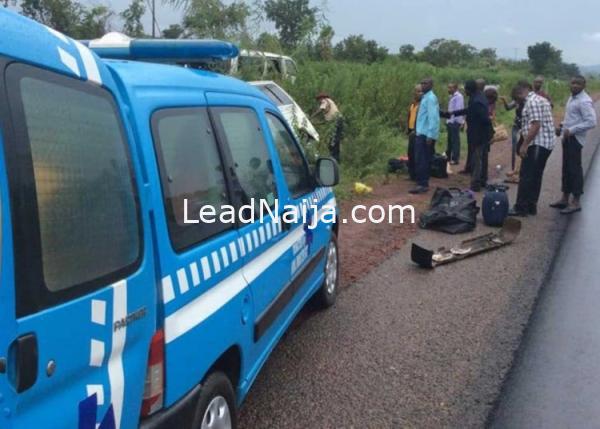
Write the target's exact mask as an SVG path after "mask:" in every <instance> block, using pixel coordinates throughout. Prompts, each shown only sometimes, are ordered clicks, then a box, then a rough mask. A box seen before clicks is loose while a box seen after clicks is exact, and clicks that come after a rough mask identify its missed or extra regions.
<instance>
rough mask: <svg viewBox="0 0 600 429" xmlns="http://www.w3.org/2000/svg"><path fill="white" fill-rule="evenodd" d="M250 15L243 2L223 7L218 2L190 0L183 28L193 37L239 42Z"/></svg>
mask: <svg viewBox="0 0 600 429" xmlns="http://www.w3.org/2000/svg"><path fill="white" fill-rule="evenodd" d="M250 14H251V11H250V7H249V6H248V5H247V4H246V3H245V2H243V1H235V2H233V3H231V4H230V5H225V4H224V3H223V2H222V1H220V0H191V1H190V3H189V6H188V7H187V10H186V13H185V16H184V19H183V28H184V29H185V30H186V32H187V33H188V34H189V35H192V36H195V37H200V38H214V39H229V40H232V39H236V40H239V39H240V36H241V34H242V33H244V32H245V28H246V21H247V20H248V18H249V16H250Z"/></svg>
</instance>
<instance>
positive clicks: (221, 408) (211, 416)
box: [202, 396, 231, 429]
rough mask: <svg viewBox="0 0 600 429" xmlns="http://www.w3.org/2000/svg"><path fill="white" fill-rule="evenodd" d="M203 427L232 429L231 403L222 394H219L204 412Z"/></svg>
mask: <svg viewBox="0 0 600 429" xmlns="http://www.w3.org/2000/svg"><path fill="white" fill-rule="evenodd" d="M202 429H231V413H230V412H229V405H228V404H227V401H226V400H225V398H223V397H222V396H217V397H216V398H214V399H213V400H212V401H210V404H208V408H207V409H206V412H205V413H204V418H203V419H202Z"/></svg>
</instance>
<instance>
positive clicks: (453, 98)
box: [446, 82, 465, 165]
mask: <svg viewBox="0 0 600 429" xmlns="http://www.w3.org/2000/svg"><path fill="white" fill-rule="evenodd" d="M448 94H449V95H450V100H449V101H448V112H454V111H456V110H462V109H464V108H465V99H464V97H463V95H462V94H461V93H460V91H459V90H458V84H456V83H455V82H452V83H450V84H448ZM464 123H465V117H464V116H455V115H452V116H450V118H449V119H447V120H446V128H447V130H448V148H447V149H446V157H447V158H448V161H449V162H450V164H451V165H457V164H458V162H459V161H460V129H461V128H462V127H463V126H464Z"/></svg>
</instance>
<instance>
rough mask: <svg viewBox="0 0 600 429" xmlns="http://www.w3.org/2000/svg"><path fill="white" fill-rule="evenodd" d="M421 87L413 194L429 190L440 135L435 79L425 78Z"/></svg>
mask: <svg viewBox="0 0 600 429" xmlns="http://www.w3.org/2000/svg"><path fill="white" fill-rule="evenodd" d="M421 89H422V90H423V98H422V99H421V104H420V105H419V113H418V115H417V130H416V133H417V140H416V142H415V163H416V165H415V170H416V171H415V173H416V176H417V177H416V179H417V186H416V188H414V189H411V190H410V191H409V192H410V193H411V194H423V193H425V192H427V191H429V175H430V172H431V157H432V155H433V152H434V150H435V149H434V146H435V142H436V141H437V139H438V138H439V135H440V105H439V102H438V99H437V97H436V96H435V94H434V93H433V79H431V78H427V79H423V81H422V82H421Z"/></svg>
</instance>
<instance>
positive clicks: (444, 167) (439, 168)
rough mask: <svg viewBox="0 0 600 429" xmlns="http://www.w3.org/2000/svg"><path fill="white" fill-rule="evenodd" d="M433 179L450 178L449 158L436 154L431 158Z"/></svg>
mask: <svg viewBox="0 0 600 429" xmlns="http://www.w3.org/2000/svg"><path fill="white" fill-rule="evenodd" d="M431 177H437V178H438V179H445V178H447V177H448V158H446V156H445V155H440V154H439V153H436V154H434V155H433V158H431Z"/></svg>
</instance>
